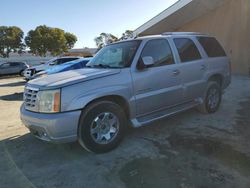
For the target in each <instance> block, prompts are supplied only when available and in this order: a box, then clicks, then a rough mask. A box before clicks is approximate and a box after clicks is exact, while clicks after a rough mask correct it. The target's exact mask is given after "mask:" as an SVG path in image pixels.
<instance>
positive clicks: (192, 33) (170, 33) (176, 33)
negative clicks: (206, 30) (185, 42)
mask: <svg viewBox="0 0 250 188" xmlns="http://www.w3.org/2000/svg"><path fill="white" fill-rule="evenodd" d="M162 35H202V33H198V32H165V33H162Z"/></svg>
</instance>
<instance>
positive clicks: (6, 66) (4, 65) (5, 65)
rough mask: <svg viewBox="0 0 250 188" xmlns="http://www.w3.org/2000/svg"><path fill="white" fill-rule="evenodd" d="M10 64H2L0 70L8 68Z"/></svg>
mask: <svg viewBox="0 0 250 188" xmlns="http://www.w3.org/2000/svg"><path fill="white" fill-rule="evenodd" d="M9 67H10V64H9V63H4V64H2V65H1V68H9Z"/></svg>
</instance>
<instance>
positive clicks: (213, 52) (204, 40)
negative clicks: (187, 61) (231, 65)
mask: <svg viewBox="0 0 250 188" xmlns="http://www.w3.org/2000/svg"><path fill="white" fill-rule="evenodd" d="M198 41H199V42H200V44H201V45H202V47H203V48H204V50H205V52H206V53H207V55H208V57H224V56H226V53H225V51H224V49H223V48H222V46H221V45H220V43H219V42H218V41H217V40H216V39H215V38H214V37H198Z"/></svg>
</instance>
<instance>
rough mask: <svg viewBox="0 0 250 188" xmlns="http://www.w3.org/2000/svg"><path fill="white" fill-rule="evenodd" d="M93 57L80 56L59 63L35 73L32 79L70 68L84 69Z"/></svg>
mask: <svg viewBox="0 0 250 188" xmlns="http://www.w3.org/2000/svg"><path fill="white" fill-rule="evenodd" d="M91 59H92V58H80V59H77V60H74V61H70V62H67V63H64V64H62V65H57V66H54V67H52V68H49V69H47V70H45V71H41V72H39V73H37V74H35V75H33V76H32V77H31V78H30V80H33V79H36V78H40V77H44V76H46V75H50V74H55V73H59V72H65V71H69V70H76V69H82V68H84V67H86V64H87V63H88V62H89V61H90V60H91Z"/></svg>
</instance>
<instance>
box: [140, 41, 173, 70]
mask: <svg viewBox="0 0 250 188" xmlns="http://www.w3.org/2000/svg"><path fill="white" fill-rule="evenodd" d="M155 40H165V41H166V42H167V44H168V45H169V49H170V51H171V54H172V57H173V64H170V65H166V64H165V65H161V66H156V67H155V66H152V67H147V68H148V69H151V68H159V67H163V66H172V65H175V64H176V59H175V55H174V50H173V48H172V46H171V43H170V41H169V40H168V39H167V38H155V39H150V40H148V41H146V42H145V44H144V46H143V48H142V50H141V52H140V54H139V59H138V61H137V64H136V69H137V70H139V69H138V66H139V64H140V61H141V57H142V53H143V51H144V49H145V48H146V46H147V44H148V43H149V42H151V41H155Z"/></svg>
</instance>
